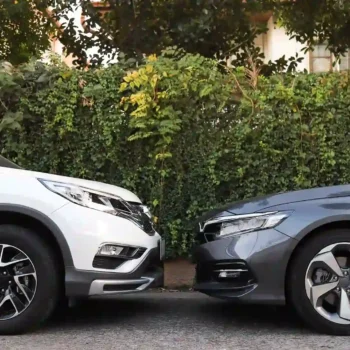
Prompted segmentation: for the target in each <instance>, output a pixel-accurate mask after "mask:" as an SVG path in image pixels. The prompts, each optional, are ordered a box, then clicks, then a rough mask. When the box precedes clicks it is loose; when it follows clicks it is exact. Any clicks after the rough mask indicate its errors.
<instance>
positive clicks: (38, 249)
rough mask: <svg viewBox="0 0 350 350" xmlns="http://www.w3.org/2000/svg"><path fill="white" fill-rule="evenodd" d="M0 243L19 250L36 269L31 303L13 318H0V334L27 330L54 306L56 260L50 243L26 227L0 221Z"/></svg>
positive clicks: (38, 322) (56, 274)
mask: <svg viewBox="0 0 350 350" xmlns="http://www.w3.org/2000/svg"><path fill="white" fill-rule="evenodd" d="M0 244H8V245H12V246H14V247H16V248H18V249H20V250H22V251H23V252H24V253H25V254H26V255H27V256H28V257H29V258H30V260H31V261H32V263H33V264H34V267H35V270H36V274H37V288H36V293H35V296H34V299H33V301H32V302H31V304H30V305H29V306H28V307H27V309H26V310H24V311H23V312H22V313H21V314H20V315H18V316H16V317H14V318H13V319H9V320H4V321H0V333H1V334H16V333H22V332H26V331H28V330H30V329H32V328H34V327H36V326H38V325H39V324H40V323H42V322H44V321H45V320H46V319H47V318H48V317H49V316H50V315H51V313H52V311H53V310H54V308H55V305H56V303H57V299H58V296H59V290H60V288H59V287H60V285H59V276H58V272H57V271H58V270H57V264H56V262H55V259H54V254H53V252H52V250H51V249H50V247H49V246H48V245H47V244H46V243H45V241H44V240H42V239H41V238H40V237H39V236H38V235H37V234H36V233H35V232H33V231H31V230H29V229H26V228H22V227H19V226H14V225H0Z"/></svg>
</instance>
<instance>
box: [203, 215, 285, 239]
mask: <svg viewBox="0 0 350 350" xmlns="http://www.w3.org/2000/svg"><path fill="white" fill-rule="evenodd" d="M290 214H291V212H290V211H280V212H268V213H254V214H247V215H230V216H223V217H217V218H213V219H211V220H208V221H207V222H205V223H204V225H203V227H202V231H203V232H205V229H206V228H207V227H208V226H211V225H218V224H219V225H220V230H218V236H219V237H224V236H228V235H236V234H242V233H246V232H250V231H257V230H264V229H268V228H273V227H276V226H277V225H279V224H280V223H281V222H282V221H283V220H285V219H286V218H287V217H288V216H289V215H290Z"/></svg>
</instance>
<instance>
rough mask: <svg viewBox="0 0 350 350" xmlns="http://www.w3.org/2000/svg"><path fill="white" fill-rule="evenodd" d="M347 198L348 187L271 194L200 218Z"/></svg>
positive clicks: (348, 193) (213, 211) (223, 208)
mask: <svg viewBox="0 0 350 350" xmlns="http://www.w3.org/2000/svg"><path fill="white" fill-rule="evenodd" d="M348 196H349V197H350V185H340V186H331V187H319V188H312V189H308V190H300V191H294V192H284V193H277V194H271V195H267V196H261V197H256V198H251V199H248V200H244V201H240V202H235V203H231V204H227V205H225V206H223V207H221V208H218V209H215V210H212V211H210V212H208V213H207V214H205V215H204V216H203V217H202V218H201V221H202V220H206V219H209V218H211V217H213V216H218V215H225V213H226V214H227V213H231V214H237V215H241V214H249V213H254V212H257V211H263V210H265V209H268V208H270V207H274V206H276V205H281V204H288V203H295V202H302V201H310V200H315V199H322V198H332V197H348Z"/></svg>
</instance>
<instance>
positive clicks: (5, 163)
mask: <svg viewBox="0 0 350 350" xmlns="http://www.w3.org/2000/svg"><path fill="white" fill-rule="evenodd" d="M0 167H3V168H12V169H21V167H19V166H18V165H16V164H15V163H12V162H11V161H9V160H8V159H6V158H4V157H3V156H0Z"/></svg>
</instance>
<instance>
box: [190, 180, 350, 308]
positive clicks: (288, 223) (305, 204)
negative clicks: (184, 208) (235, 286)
mask: <svg viewBox="0 0 350 350" xmlns="http://www.w3.org/2000/svg"><path fill="white" fill-rule="evenodd" d="M281 210H292V211H293V213H292V214H291V215H290V217H289V218H287V219H286V220H285V221H283V222H282V223H281V224H280V225H279V226H277V227H276V228H275V229H269V230H261V231H257V232H250V233H246V234H241V235H238V236H233V237H226V238H221V239H217V240H215V241H213V242H210V243H206V244H203V245H201V246H199V247H197V249H196V250H195V251H194V257H195V260H196V261H197V262H208V261H215V260H232V259H242V260H245V261H246V262H247V263H248V264H249V266H250V268H251V269H252V271H253V273H254V275H255V276H256V278H257V281H258V283H257V287H256V288H255V289H254V290H252V291H251V292H250V293H248V294H246V295H244V296H241V297H240V298H239V300H241V301H243V302H254V303H256V302H258V303H269V304H283V303H284V302H285V280H286V272H287V267H288V263H289V262H290V259H291V256H292V253H293V251H294V250H295V248H296V247H297V246H298V243H299V242H300V240H302V239H303V238H305V237H306V236H307V235H308V234H309V233H310V232H312V231H314V230H315V229H317V228H320V227H322V226H323V225H325V224H329V223H335V222H339V221H348V222H349V227H350V185H343V186H332V187H324V188H315V189H310V190H302V191H295V192H288V193H280V194H274V195H269V196H264V197H258V198H253V199H252V200H246V201H241V202H237V203H233V204H229V205H226V206H225V207H223V208H220V209H217V210H214V211H211V212H209V213H208V214H206V215H204V216H203V217H202V218H201V219H200V222H203V221H206V220H208V219H209V218H213V217H218V216H223V215H227V213H231V214H237V215H241V214H249V213H254V212H264V211H281ZM301 244H302V243H301ZM219 292H220V291H219V290H218V294H220V297H226V298H230V297H231V296H232V295H230V293H229V292H227V291H225V294H222V293H219ZM211 295H213V293H212V292H211Z"/></svg>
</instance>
